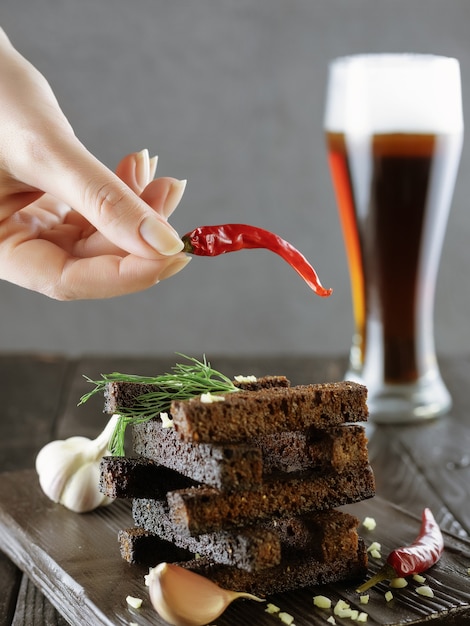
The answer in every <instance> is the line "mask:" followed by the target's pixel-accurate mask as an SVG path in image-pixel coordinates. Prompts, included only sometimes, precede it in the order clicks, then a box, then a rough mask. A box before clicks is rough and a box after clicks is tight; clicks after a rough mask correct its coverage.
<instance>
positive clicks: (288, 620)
mask: <svg viewBox="0 0 470 626" xmlns="http://www.w3.org/2000/svg"><path fill="white" fill-rule="evenodd" d="M278 618H279V619H280V620H281V622H282V623H283V624H287V626H292V624H293V623H294V618H293V616H292V615H289V613H279V614H278Z"/></svg>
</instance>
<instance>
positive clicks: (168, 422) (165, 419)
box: [160, 413, 174, 428]
mask: <svg viewBox="0 0 470 626" xmlns="http://www.w3.org/2000/svg"><path fill="white" fill-rule="evenodd" d="M160 419H161V420H162V428H173V426H174V423H173V420H172V419H171V418H170V416H169V415H168V413H160Z"/></svg>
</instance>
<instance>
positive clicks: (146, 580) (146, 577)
mask: <svg viewBox="0 0 470 626" xmlns="http://www.w3.org/2000/svg"><path fill="white" fill-rule="evenodd" d="M152 570H153V567H149V573H148V574H145V576H144V581H145V586H146V587H149V586H150V574H151V573H152Z"/></svg>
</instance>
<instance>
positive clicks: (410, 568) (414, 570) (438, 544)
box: [357, 509, 444, 593]
mask: <svg viewBox="0 0 470 626" xmlns="http://www.w3.org/2000/svg"><path fill="white" fill-rule="evenodd" d="M443 550H444V539H443V537H442V533H441V529H440V528H439V525H438V524H437V522H436V520H435V519H434V516H433V514H432V513H431V511H430V509H424V511H423V516H422V522H421V528H420V531H419V535H418V537H417V538H416V539H415V541H414V542H413V543H412V544H411V545H409V546H404V547H402V548H397V549H396V550H393V551H392V552H390V554H389V555H388V557H387V562H386V564H385V565H384V566H383V567H382V568H381V569H380V570H379V571H378V572H377V574H375V575H374V576H372V578H370V579H369V580H367V581H366V582H365V583H364V584H363V585H361V586H360V587H359V588H358V589H357V591H358V592H359V593H362V592H363V591H366V590H367V589H370V587H373V586H374V585H376V584H377V583H379V582H381V581H382V580H390V579H393V578H404V577H405V576H410V575H412V574H421V573H422V572H425V571H426V570H427V569H429V568H430V567H431V566H432V565H435V564H436V563H437V562H438V561H439V559H440V557H441V554H442V551H443Z"/></svg>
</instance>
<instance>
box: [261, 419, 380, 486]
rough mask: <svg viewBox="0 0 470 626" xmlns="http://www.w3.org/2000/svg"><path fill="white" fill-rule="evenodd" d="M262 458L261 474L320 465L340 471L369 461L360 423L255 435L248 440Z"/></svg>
mask: <svg viewBox="0 0 470 626" xmlns="http://www.w3.org/2000/svg"><path fill="white" fill-rule="evenodd" d="M251 443H252V444H255V445H256V447H258V448H259V450H260V451H261V454H262V458H263V474H264V475H265V476H267V475H269V474H271V473H273V472H276V471H277V472H302V471H305V470H308V469H315V468H323V469H325V471H328V470H336V471H338V472H341V471H342V470H343V469H344V468H345V467H347V466H348V465H351V464H352V463H363V464H366V463H368V461H369V456H368V450H367V437H366V432H365V428H364V426H362V425H360V424H344V425H342V426H335V427H332V428H328V429H321V428H309V429H308V430H307V431H293V432H292V431H291V432H284V433H276V434H275V435H266V436H264V437H257V438H255V439H254V440H252V442H251Z"/></svg>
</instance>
